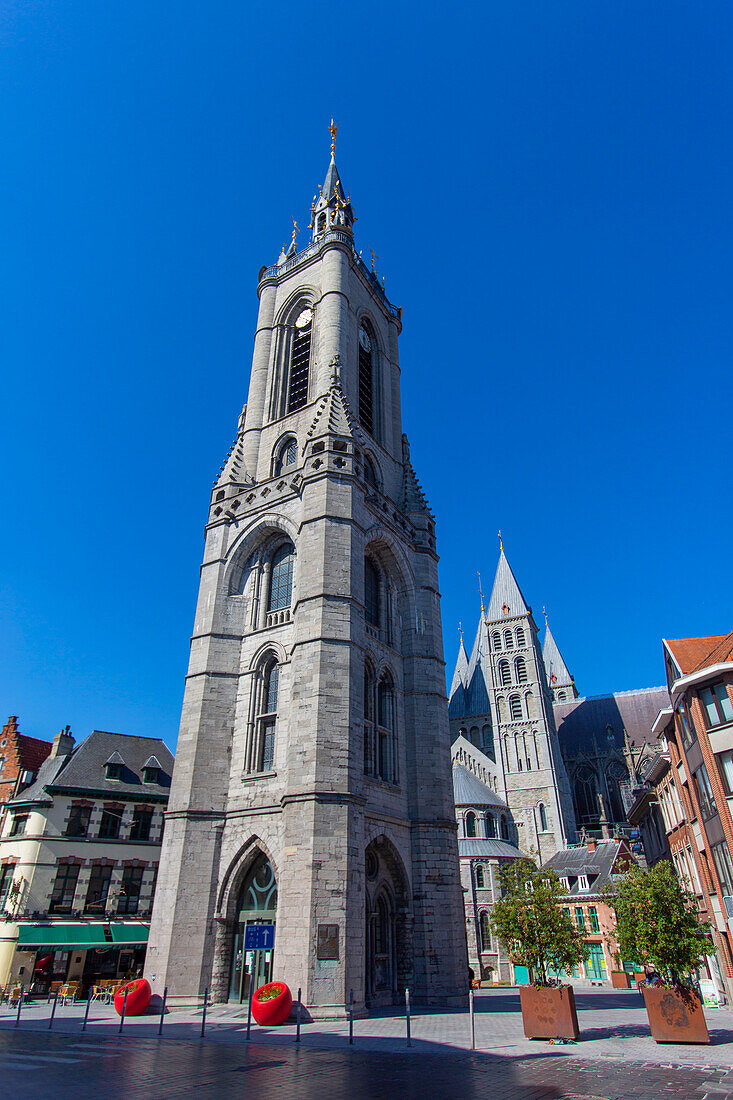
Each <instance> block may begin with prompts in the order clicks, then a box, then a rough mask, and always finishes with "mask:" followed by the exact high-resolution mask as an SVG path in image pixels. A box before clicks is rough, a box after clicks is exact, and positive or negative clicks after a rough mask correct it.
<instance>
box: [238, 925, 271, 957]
mask: <svg viewBox="0 0 733 1100" xmlns="http://www.w3.org/2000/svg"><path fill="white" fill-rule="evenodd" d="M274 946H275V925H274V924H248V925H247V927H246V928H245V930H244V950H245V951H272V949H273V947H274Z"/></svg>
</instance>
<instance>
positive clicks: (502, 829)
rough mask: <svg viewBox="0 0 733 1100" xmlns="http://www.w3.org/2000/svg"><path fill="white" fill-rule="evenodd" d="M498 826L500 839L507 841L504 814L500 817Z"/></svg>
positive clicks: (507, 831)
mask: <svg viewBox="0 0 733 1100" xmlns="http://www.w3.org/2000/svg"><path fill="white" fill-rule="evenodd" d="M500 825H501V839H502V840H508V839H509V826H508V825H507V822H506V818H505V816H504V814H502V815H501V822H500Z"/></svg>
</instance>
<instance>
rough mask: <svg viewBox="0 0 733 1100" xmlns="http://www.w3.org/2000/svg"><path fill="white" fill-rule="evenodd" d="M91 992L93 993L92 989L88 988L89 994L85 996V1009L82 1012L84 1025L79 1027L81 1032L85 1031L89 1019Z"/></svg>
mask: <svg viewBox="0 0 733 1100" xmlns="http://www.w3.org/2000/svg"><path fill="white" fill-rule="evenodd" d="M93 992H94V989H93V988H92V987H90V988H89V992H88V994H87V1007H86V1009H85V1010H84V1023H83V1024H82V1025H81V1030H82V1031H86V1029H87V1020H88V1019H89V1006H90V1004H91V1003H92V993H93Z"/></svg>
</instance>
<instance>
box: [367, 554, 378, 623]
mask: <svg viewBox="0 0 733 1100" xmlns="http://www.w3.org/2000/svg"><path fill="white" fill-rule="evenodd" d="M364 614H365V615H366V621H367V622H368V623H369V624H370V625H371V626H375V627H377V628H379V570H378V569H377V567H376V565H375V564H374V562H373V561H372V559H371V558H365V559H364Z"/></svg>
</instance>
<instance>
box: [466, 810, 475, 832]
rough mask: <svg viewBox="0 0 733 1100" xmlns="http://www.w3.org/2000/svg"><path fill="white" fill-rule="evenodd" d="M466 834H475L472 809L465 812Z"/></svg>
mask: <svg viewBox="0 0 733 1100" xmlns="http://www.w3.org/2000/svg"><path fill="white" fill-rule="evenodd" d="M466 836H476V814H475V813H474V812H473V811H472V810H469V811H468V813H467V814H466Z"/></svg>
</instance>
